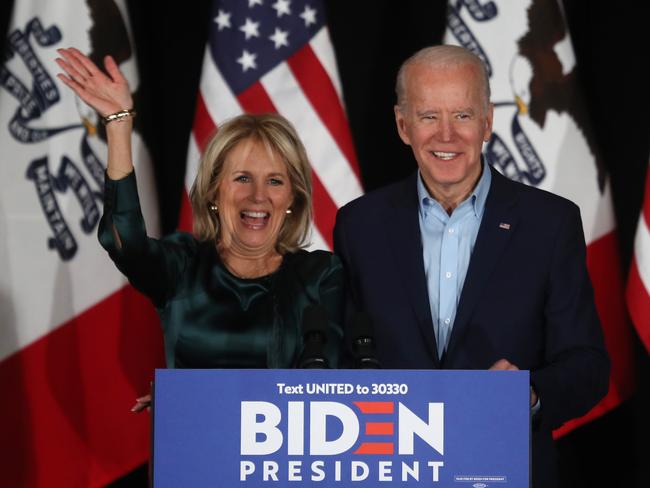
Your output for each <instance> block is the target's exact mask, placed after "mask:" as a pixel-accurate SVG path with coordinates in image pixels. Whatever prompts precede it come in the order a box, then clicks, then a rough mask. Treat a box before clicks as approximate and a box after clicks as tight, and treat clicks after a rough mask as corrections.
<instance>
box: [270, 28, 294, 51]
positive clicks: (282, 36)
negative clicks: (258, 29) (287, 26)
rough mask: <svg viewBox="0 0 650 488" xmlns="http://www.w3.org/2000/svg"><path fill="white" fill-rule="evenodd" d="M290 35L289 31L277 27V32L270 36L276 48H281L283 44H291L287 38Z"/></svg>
mask: <svg viewBox="0 0 650 488" xmlns="http://www.w3.org/2000/svg"><path fill="white" fill-rule="evenodd" d="M288 36H289V31H283V30H280V29H279V28H277V27H276V28H275V32H274V33H273V35H272V36H269V39H271V40H272V41H273V43H274V44H275V49H280V48H281V47H282V46H288V45H289V41H288V39H287V38H288Z"/></svg>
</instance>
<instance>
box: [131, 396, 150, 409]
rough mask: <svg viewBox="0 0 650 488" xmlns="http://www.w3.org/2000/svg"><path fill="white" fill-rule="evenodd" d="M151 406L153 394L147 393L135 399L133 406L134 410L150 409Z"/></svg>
mask: <svg viewBox="0 0 650 488" xmlns="http://www.w3.org/2000/svg"><path fill="white" fill-rule="evenodd" d="M150 408H151V395H145V396H143V397H140V398H136V399H135V405H133V407H131V411H132V412H142V411H143V410H145V409H147V410H149V409H150Z"/></svg>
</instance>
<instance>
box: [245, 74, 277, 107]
mask: <svg viewBox="0 0 650 488" xmlns="http://www.w3.org/2000/svg"><path fill="white" fill-rule="evenodd" d="M237 100H238V101H239V103H240V104H241V106H242V108H243V109H244V111H246V112H248V113H251V114H262V113H268V112H273V113H277V112H278V111H277V109H276V108H275V105H273V101H272V100H271V98H270V97H269V95H268V93H266V90H265V89H264V87H263V86H262V84H261V83H260V82H259V81H257V82H255V83H253V84H252V85H251V86H249V87H248V88H246V90H244V91H243V92H241V93H240V94H239V95H237Z"/></svg>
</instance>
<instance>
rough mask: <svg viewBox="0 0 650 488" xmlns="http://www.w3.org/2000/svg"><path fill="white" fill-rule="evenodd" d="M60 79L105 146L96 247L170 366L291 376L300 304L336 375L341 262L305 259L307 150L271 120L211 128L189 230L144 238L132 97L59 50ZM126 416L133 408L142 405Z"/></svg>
mask: <svg viewBox="0 0 650 488" xmlns="http://www.w3.org/2000/svg"><path fill="white" fill-rule="evenodd" d="M59 54H60V55H61V58H59V59H57V63H58V65H59V66H60V67H61V69H62V70H63V71H64V72H65V74H59V75H58V76H59V79H61V81H63V82H64V83H65V84H66V85H67V86H68V87H70V88H71V89H72V90H73V91H74V92H75V93H76V94H77V95H78V96H79V97H80V98H81V99H82V100H83V101H84V102H86V103H87V104H88V105H90V106H91V107H93V108H94V109H95V110H97V112H99V114H100V115H101V116H102V117H103V119H104V122H105V124H106V133H107V139H108V162H107V169H106V181H105V195H104V198H105V201H104V215H103V217H102V220H101V222H100V226H99V240H100V242H101V245H102V246H103V247H104V248H105V249H106V250H107V251H108V253H109V255H110V257H111V259H112V260H113V261H114V262H115V264H116V265H117V267H118V268H119V269H120V270H121V271H122V272H123V273H124V274H125V275H126V276H127V277H128V278H129V281H130V282H131V283H132V284H133V285H134V286H135V287H136V288H137V289H138V290H140V291H141V292H142V293H144V294H145V295H147V296H148V297H149V298H150V299H151V300H152V301H153V303H154V305H155V306H156V308H157V310H158V312H159V315H160V318H161V322H162V326H163V331H164V339H165V355H166V360H167V366H168V367H176V368H291V367H296V366H297V361H298V358H299V357H300V354H301V351H302V348H303V347H302V346H303V340H302V334H301V323H302V315H303V311H304V310H305V307H307V306H308V305H314V304H319V305H322V306H323V307H324V308H325V309H326V310H327V315H328V319H329V320H328V331H327V335H328V338H327V339H328V340H327V342H326V345H325V349H326V351H325V354H326V357H327V359H328V361H329V363H330V366H332V367H336V365H337V361H338V352H339V345H340V343H341V337H342V332H341V327H340V324H341V313H342V310H341V306H342V301H343V290H342V283H343V280H342V268H341V264H340V261H339V260H338V259H337V258H336V257H335V256H333V255H332V254H331V253H328V252H325V251H314V252H307V251H305V250H303V247H304V246H305V242H306V239H307V237H308V234H309V231H310V224H311V178H310V168H309V163H308V160H307V156H306V152H305V149H304V147H303V145H302V143H301V142H300V140H299V138H298V136H297V134H296V132H295V130H294V128H293V127H292V126H291V124H290V123H289V122H288V121H287V120H286V119H284V118H283V117H281V116H279V115H274V114H267V115H241V116H239V117H236V118H234V119H232V120H230V121H228V122H226V123H225V124H223V125H221V126H220V128H219V131H218V132H217V134H216V135H215V136H214V137H213V138H212V140H211V141H210V143H209V144H208V146H207V148H206V150H205V152H204V154H203V157H202V159H201V162H200V166H199V169H198V174H197V177H196V180H195V182H194V185H193V187H192V190H191V192H190V200H191V203H192V211H193V218H194V232H193V234H192V235H190V234H187V233H180V232H179V233H175V234H172V235H170V236H167V237H165V238H163V239H153V238H150V237H148V236H147V235H146V231H145V226H144V221H143V218H142V213H141V211H140V205H139V200H138V194H137V189H136V180H135V172H134V169H133V163H132V155H131V130H132V124H133V116H134V115H135V113H134V112H133V110H132V107H133V100H132V98H131V91H130V89H129V86H128V83H127V81H126V79H125V78H124V76H123V75H122V73H121V72H120V71H119V69H118V67H117V65H116V63H115V61H114V60H113V59H112V58H111V57H110V56H108V57H107V58H106V59H105V62H104V64H105V69H106V74H105V73H104V72H102V71H101V70H100V69H99V68H98V67H97V66H96V65H95V64H94V63H93V62H92V61H91V60H90V59H89V58H87V57H86V56H85V55H83V54H82V53H81V52H80V51H78V50H76V49H61V50H59ZM141 400H143V401H139V403H138V404H136V407H134V409H135V410H140V409H142V407H143V406H144V404H145V403H146V400H148V399H147V398H143V399H141Z"/></svg>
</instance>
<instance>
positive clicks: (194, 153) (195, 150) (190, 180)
mask: <svg viewBox="0 0 650 488" xmlns="http://www.w3.org/2000/svg"><path fill="white" fill-rule="evenodd" d="M200 159H201V151H199V147H198V145H197V142H196V139H195V137H194V134H192V137H190V142H189V144H188V147H187V166H186V167H185V188H186V189H187V194H188V196H189V194H190V189H191V188H192V185H193V184H194V179H195V178H196V173H197V171H198V169H199V160H200Z"/></svg>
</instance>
